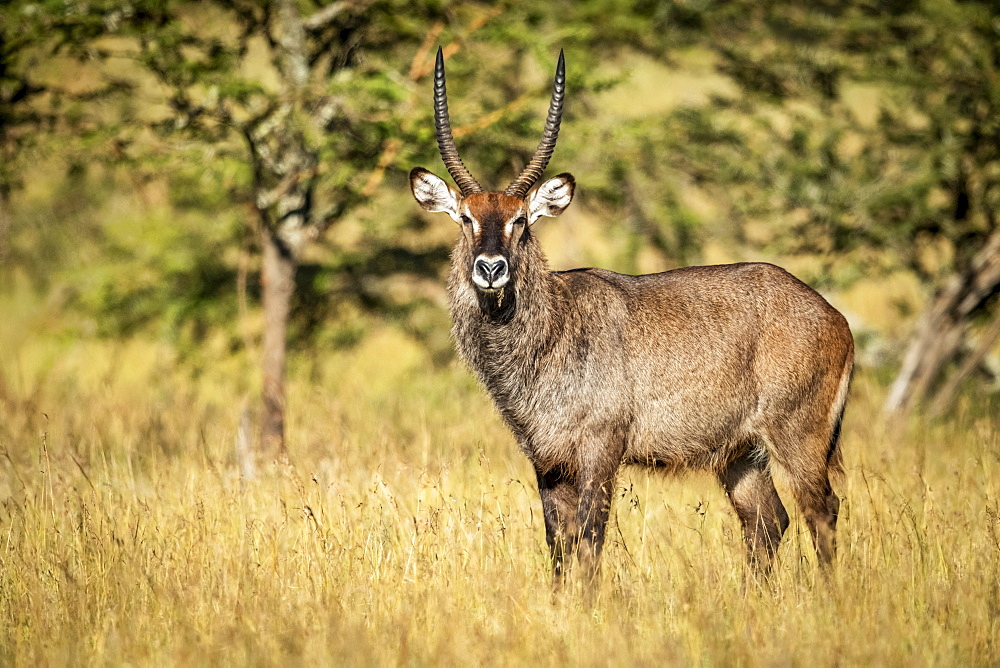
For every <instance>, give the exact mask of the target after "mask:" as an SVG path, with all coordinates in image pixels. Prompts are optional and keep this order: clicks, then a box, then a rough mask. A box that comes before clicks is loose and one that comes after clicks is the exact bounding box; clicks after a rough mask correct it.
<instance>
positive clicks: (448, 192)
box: [410, 167, 461, 223]
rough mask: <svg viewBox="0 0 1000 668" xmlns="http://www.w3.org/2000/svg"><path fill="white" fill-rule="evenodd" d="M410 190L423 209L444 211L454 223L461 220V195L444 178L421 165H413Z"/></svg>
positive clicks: (433, 211)
mask: <svg viewBox="0 0 1000 668" xmlns="http://www.w3.org/2000/svg"><path fill="white" fill-rule="evenodd" d="M410 190H412V191H413V196H414V197H415V198H416V200H417V203H418V204H420V206H421V207H423V209H424V210H425V211H430V212H432V213H435V212H437V211H444V212H445V213H447V214H448V215H449V216H451V217H452V220H454V221H455V222H456V223H457V222H460V221H461V215H460V214H459V213H458V203H459V200H460V199H461V196H460V195H459V194H458V193H457V192H456V191H455V190H454V189H453V188H452V187H451V186H449V185H448V184H447V183H445V182H444V179H442V178H440V177H438V176H435V175H434V174H432V173H430V172H428V171H427V170H426V169H424V168H423V167H414V168H413V169H411V170H410Z"/></svg>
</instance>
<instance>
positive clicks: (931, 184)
mask: <svg viewBox="0 0 1000 668" xmlns="http://www.w3.org/2000/svg"><path fill="white" fill-rule="evenodd" d="M702 18H703V21H704V25H705V27H706V30H705V37H706V41H705V42H704V44H705V45H706V46H709V47H710V48H712V49H713V50H714V52H715V53H716V54H717V57H718V68H719V70H720V71H721V72H723V73H724V74H726V75H727V76H728V77H730V78H731V79H732V80H733V81H735V82H736V83H737V84H738V85H739V93H738V94H737V95H731V96H718V97H716V98H715V99H714V100H713V102H712V104H711V105H709V106H708V107H705V108H700V109H685V110H682V111H681V112H679V113H678V114H675V115H673V116H672V117H671V119H670V120H669V121H667V122H668V123H675V124H677V125H678V126H679V127H682V128H684V131H683V132H684V133H686V134H688V135H693V137H692V139H694V144H695V145H696V146H697V147H698V148H697V149H692V148H687V149H685V148H684V147H683V146H682V147H677V148H678V149H679V151H680V154H681V155H683V156H684V157H683V160H685V161H687V163H688V164H687V167H686V169H687V170H689V173H693V174H695V175H696V178H699V179H702V178H703V179H705V180H706V181H709V182H714V183H715V184H716V185H720V186H723V187H724V188H723V189H720V190H718V191H717V192H719V193H720V194H723V196H725V197H727V198H728V199H729V200H730V203H731V207H732V211H733V215H734V217H735V218H737V219H741V220H745V221H750V220H753V221H757V223H758V224H757V226H756V231H755V232H754V233H753V234H754V236H755V238H756V240H757V241H758V242H759V243H763V244H766V245H768V246H770V248H771V250H772V251H778V252H783V253H799V252H802V253H813V254H816V255H818V256H821V257H824V258H825V259H826V268H827V271H826V274H827V276H828V277H832V278H833V279H834V280H836V279H838V278H840V279H844V280H850V279H851V278H854V277H857V276H858V275H859V274H861V273H866V274H870V273H872V272H878V271H893V270H898V269H900V268H905V269H908V270H910V271H912V272H914V273H915V274H916V275H917V276H918V277H919V278H920V279H921V281H923V282H924V284H925V285H927V287H928V289H929V291H930V292H931V293H933V296H932V297H931V299H930V302H929V304H928V306H927V307H926V310H925V312H924V313H923V315H922V316H921V317H920V318H919V320H918V323H917V325H916V328H915V330H914V333H913V335H912V337H911V339H910V342H909V345H908V347H907V350H906V352H905V354H904V355H903V359H902V366H901V368H900V371H899V374H898V376H897V377H896V380H895V381H894V382H893V384H892V387H891V389H890V393H889V396H888V400H887V404H886V409H887V411H890V412H899V411H902V412H905V411H908V410H910V409H912V408H913V407H915V406H917V405H919V404H921V403H924V402H926V401H928V400H930V399H931V398H933V397H934V396H935V394H936V397H937V398H936V399H935V400H934V408H935V409H936V410H941V409H943V408H944V407H945V406H947V404H948V403H949V402H950V401H951V399H952V398H953V397H954V394H955V391H956V389H957V387H958V384H959V383H960V382H961V380H962V377H963V375H968V374H969V373H970V372H971V369H972V368H974V366H975V365H976V364H978V363H979V362H980V361H981V360H982V358H983V356H984V355H985V353H986V351H987V350H989V348H990V347H991V346H993V345H995V343H996V340H997V337H998V335H1000V328H998V327H997V326H993V327H991V328H987V329H986V330H985V331H984V332H983V335H982V336H981V337H980V339H979V341H978V342H976V343H973V342H972V340H971V338H972V334H973V332H975V331H976V328H975V326H974V325H975V323H976V322H977V321H979V320H984V319H985V320H987V321H988V320H990V319H992V320H994V321H995V320H996V319H997V318H998V317H1000V308H997V299H996V295H997V293H998V291H1000V225H998V220H997V213H996V212H997V210H998V208H1000V11H998V8H997V7H996V5H995V4H993V3H985V2H955V1H954V0H926V1H917V0H912V1H911V0H903V1H900V2H892V3H883V2H875V1H872V0H853V1H851V2H821V3H812V4H809V5H803V4H801V3H794V2H767V3H754V2H730V3H723V4H720V5H716V6H707V8H706V10H705V12H704V14H703V16H702ZM767 219H771V220H772V221H774V222H773V223H772V224H770V226H766V229H765V230H764V231H763V232H761V226H760V224H759V221H762V220H767ZM962 359H964V360H966V363H965V364H961V363H960V364H959V366H960V368H959V370H958V373H957V375H952V377H951V380H950V381H945V380H944V377H945V376H946V374H947V372H948V370H949V368H950V365H952V364H953V363H954V362H955V361H956V360H958V361H959V362H961V360H962ZM968 362H973V364H972V365H971V367H970V364H969V363H968Z"/></svg>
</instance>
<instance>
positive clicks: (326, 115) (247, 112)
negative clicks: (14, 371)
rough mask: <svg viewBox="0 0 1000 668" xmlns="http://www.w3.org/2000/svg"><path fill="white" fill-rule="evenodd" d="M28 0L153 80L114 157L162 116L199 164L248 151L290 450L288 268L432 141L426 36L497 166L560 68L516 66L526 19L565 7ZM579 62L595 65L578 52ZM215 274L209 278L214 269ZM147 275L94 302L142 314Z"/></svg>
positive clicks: (90, 49)
mask: <svg viewBox="0 0 1000 668" xmlns="http://www.w3.org/2000/svg"><path fill="white" fill-rule="evenodd" d="M33 7H34V9H33V11H39V12H43V13H44V14H45V16H46V17H47V18H48V19H50V25H52V22H55V23H56V24H57V26H56V27H57V28H58V31H60V32H61V33H63V34H65V35H67V36H70V37H71V39H72V41H73V43H74V44H75V45H77V48H79V49H81V50H82V51H84V52H86V53H88V54H89V55H90V57H91V58H92V59H93V60H94V61H95V62H100V63H102V68H103V71H104V72H115V73H117V75H118V76H121V77H123V78H125V79H127V80H129V81H131V82H132V85H133V86H134V87H135V88H136V90H137V91H138V94H139V95H140V96H141V97H142V98H143V101H142V103H141V104H136V103H134V102H133V101H131V100H126V101H125V102H124V103H122V104H120V105H119V107H118V108H117V109H116V111H115V113H116V114H117V115H116V117H115V120H114V122H113V124H112V125H111V127H109V129H108V132H107V134H109V135H113V142H112V143H113V145H114V146H115V147H116V150H117V151H118V157H119V159H120V160H121V161H123V162H128V163H129V164H133V165H144V166H145V168H146V169H147V170H151V171H155V169H156V168H157V166H161V165H163V163H164V160H165V158H164V156H163V153H164V147H163V145H156V144H155V142H152V141H151V140H150V139H149V137H148V136H147V135H148V134H149V132H148V131H149V130H150V129H152V130H153V131H154V134H155V136H159V137H175V138H181V137H182V138H183V139H184V141H183V142H175V143H174V144H173V145H171V147H170V150H171V151H172V152H173V154H174V155H175V156H177V155H180V156H183V158H184V159H185V160H188V161H197V166H198V167H199V168H200V169H202V170H204V172H205V173H211V172H213V170H223V169H226V170H229V171H230V172H231V171H232V166H233V164H234V163H235V164H245V165H248V166H249V168H250V169H249V170H247V172H248V174H249V175H250V178H249V179H248V181H249V182H248V183H246V184H245V186H243V190H244V191H243V192H240V191H239V189H240V187H239V185H238V184H237V186H236V187H235V189H231V190H230V191H229V192H227V193H226V196H227V197H229V198H231V200H232V205H233V206H236V207H239V206H240V205H241V202H243V203H245V205H246V206H248V208H250V209H251V210H252V211H253V212H254V216H255V218H256V226H255V227H256V232H257V237H258V241H259V244H260V248H261V251H262V269H261V282H262V288H263V290H262V301H263V310H264V316H265V324H264V330H263V344H262V347H263V359H262V374H263V416H262V426H261V433H262V440H263V443H264V449H265V451H269V452H271V453H273V454H276V455H277V456H279V457H285V456H286V447H285V439H284V433H285V429H284V415H285V411H284V407H285V395H284V374H285V360H286V347H287V339H288V326H289V316H290V312H291V309H292V308H293V305H294V301H293V297H294V296H295V294H296V289H297V285H301V284H297V282H296V277H297V276H298V275H299V272H300V269H301V268H302V266H303V260H304V256H305V254H306V252H307V249H308V248H309V247H310V246H311V245H313V244H314V243H315V242H317V241H318V240H321V239H323V238H324V237H325V235H326V232H327V231H328V230H329V228H330V227H331V226H333V225H334V224H335V223H336V222H337V221H339V220H342V219H344V218H345V217H346V216H349V215H351V214H352V213H354V212H357V211H358V210H359V209H361V208H363V206H364V205H365V204H366V203H367V202H368V201H370V199H371V198H372V197H373V196H374V195H375V194H376V192H377V189H378V187H379V185H380V183H381V182H382V180H383V178H384V176H385V174H386V173H398V174H399V175H400V176H401V175H402V174H403V173H405V169H406V168H408V167H409V166H410V164H409V161H410V159H412V158H413V157H414V154H419V155H421V156H423V158H426V159H431V160H435V159H436V153H434V146H435V145H434V141H433V124H432V122H431V121H430V118H429V117H430V114H431V105H430V94H429V91H428V90H427V89H426V87H425V86H418V85H417V84H418V83H421V84H422V83H423V82H424V81H425V80H426V79H427V76H428V74H429V73H430V72H431V69H432V66H433V59H432V56H433V51H434V47H435V46H436V45H437V44H438V42H441V43H443V44H444V45H445V53H446V55H448V56H451V55H453V54H455V53H456V52H458V51H459V50H462V51H463V58H462V59H461V60H462V63H461V64H460V65H458V66H456V67H453V68H451V71H450V74H451V75H452V80H453V81H454V80H458V81H464V82H465V83H468V84H471V85H469V86H468V87H467V92H466V94H465V95H463V99H464V100H465V101H464V102H463V103H461V104H459V105H457V108H458V110H459V113H458V114H456V117H457V118H461V119H462V120H459V121H458V123H459V124H460V126H459V127H457V129H456V136H458V137H462V136H463V135H465V134H468V133H470V132H473V131H476V132H479V133H481V134H480V135H479V137H480V138H481V141H479V142H478V143H477V145H475V146H472V147H469V150H468V151H467V155H468V156H470V157H471V159H472V162H473V163H478V165H480V166H485V170H484V171H488V172H490V173H492V174H496V175H497V177H498V178H501V179H502V178H504V176H506V174H505V173H506V172H508V171H510V172H513V171H516V170H519V169H520V164H518V163H519V161H520V160H523V156H525V155H530V153H531V151H532V150H533V143H534V142H537V133H538V129H539V124H540V120H539V116H538V115H537V114H535V113H534V112H533V110H532V109H530V108H528V106H529V105H528V104H527V103H528V102H530V101H531V100H532V99H533V98H534V97H536V96H537V97H538V99H539V100H541V101H544V99H545V97H546V94H547V91H546V89H547V88H548V86H549V85H550V83H549V77H550V76H551V75H550V74H549V73H548V72H546V74H545V75H544V78H541V77H540V78H538V85H530V86H528V87H527V88H526V87H525V86H524V84H523V83H522V81H521V80H522V77H523V74H524V70H525V69H526V68H528V67H529V66H530V62H531V59H530V58H528V57H526V56H530V55H531V54H534V55H537V56H538V57H539V60H544V62H545V63H546V65H547V67H546V70H547V69H549V66H550V61H551V60H552V53H553V52H554V51H555V50H554V49H553V48H549V46H546V44H545V43H544V41H542V40H539V38H538V35H537V34H533V33H532V32H530V30H529V29H535V30H539V31H544V32H545V33H546V34H548V35H549V38H548V39H550V40H551V39H552V36H551V35H552V33H553V32H554V31H556V30H557V29H558V28H559V26H561V25H562V24H560V23H559V20H558V19H559V16H558V14H559V12H558V11H557V10H556V9H555V8H550V9H544V10H543V9H541V8H535V7H521V6H520V5H518V3H511V4H510V5H496V4H494V3H455V4H447V3H444V4H442V3H439V2H436V1H433V0H428V1H427V2H421V3H412V2H403V1H402V0H371V1H359V2H352V1H348V0H338V1H336V2H331V3H322V2H309V1H307V0H265V1H264V2H259V1H256V0H255V1H251V0H214V1H212V2H186V1H181V0H167V1H160V0H137V1H134V2H130V3H124V4H123V3H118V2H110V1H108V0H92V1H89V2H75V3H65V2H62V1H60V0H53V2H50V3H40V4H36V5H33ZM500 17H502V18H503V21H499V20H497V19H498V18H500ZM473 35H474V36H475V39H472V37H473ZM498 53H499V54H501V55H500V56H499V57H498ZM485 63H489V65H490V66H489V67H488V68H487V67H484V64H485ZM477 68H481V69H482V70H483V71H482V73H481V74H480V75H477ZM577 72H586V69H585V64H584V63H580V65H579V69H578V70H577ZM571 81H572V82H573V83H575V84H578V86H577V88H578V92H580V89H586V88H587V83H586V75H585V74H584V75H580V74H577V75H576V76H575V77H574V78H572V79H571ZM483 110H489V112H490V113H484V111H483ZM106 111H107V110H106ZM470 111H471V113H470ZM487 129H488V130H489V131H488V132H483V131H484V130H487ZM525 137H531V140H529V141H522V139H523V138H525ZM175 160H176V157H175ZM404 161H406V162H405V164H403V167H402V168H401V167H399V164H400V163H401V162H404ZM203 180H207V181H209V182H214V181H217V180H218V179H213V178H209V179H203ZM227 180H228V182H229V183H230V185H232V181H233V179H232V178H229V179H227ZM400 180H401V181H402V178H400ZM400 185H401V184H400ZM213 210H214V209H213ZM414 215H415V214H414ZM223 236H224V235H223ZM383 250H385V249H383ZM196 255H197V257H201V256H202V255H204V253H201V254H196ZM400 257H401V256H400V255H399V254H398V253H391V252H390V253H383V252H379V250H378V249H376V250H375V251H374V254H373V261H372V262H368V261H367V259H365V258H358V257H353V258H346V259H345V260H344V261H343V262H342V263H341V264H342V266H343V267H344V268H345V272H348V271H349V272H364V271H383V270H385V271H391V270H392V268H393V267H398V265H399V262H400ZM442 258H443V255H442ZM410 260H411V261H412V260H413V257H410ZM404 261H405V259H404ZM161 264H162V263H161ZM188 265H189V263H186V262H167V263H166V265H165V266H167V267H168V268H169V271H166V273H165V274H164V276H163V278H164V279H165V280H167V281H168V282H171V281H172V280H173V279H171V278H169V277H170V276H176V275H177V272H176V269H177V268H183V267H184V266H188ZM379 267H381V269H380V268H379ZM147 273H148V272H147ZM352 275H353V273H352ZM205 276H208V277H209V278H210V280H208V281H207V282H206V281H202V283H203V285H202V286H201V288H200V290H201V291H202V292H204V291H205V290H206V289H207V290H211V289H213V288H212V286H214V285H217V283H218V280H219V278H220V276H222V274H220V273H219V272H217V271H212V272H208V273H206V274H205ZM315 276H316V272H312V271H311V272H310V275H309V277H308V278H310V279H311V278H314V277H315ZM151 279H152V276H149V277H147V280H145V281H144V282H143V283H142V284H141V285H139V286H138V287H139V289H140V291H141V293H139V294H134V295H133V294H126V295H117V296H116V295H110V294H108V293H102V294H100V295H98V296H97V302H99V303H106V304H120V303H124V304H132V305H135V304H143V306H142V308H141V309H138V310H137V309H136V308H131V309H128V310H129V311H131V314H130V315H132V316H135V317H138V318H140V319H141V318H144V317H146V314H148V313H152V309H153V308H155V303H157V300H160V301H162V300H163V299H173V297H172V296H171V295H174V291H172V290H162V289H159V290H158V289H156V286H155V285H154V284H153V283H151V282H150V280H151ZM348 280H349V281H350V280H351V277H350V276H348ZM196 282H197V281H196ZM356 283H357V284H358V285H359V286H360V285H361V284H362V283H363V281H356ZM362 289H363V287H362ZM136 299H138V300H139V301H136ZM91 302H93V300H91ZM175 310H176V309H175ZM135 317H132V318H128V317H126V321H125V322H127V323H135V322H137V320H136V318H135ZM129 326H132V325H129Z"/></svg>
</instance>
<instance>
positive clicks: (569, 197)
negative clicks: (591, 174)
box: [526, 174, 576, 225]
mask: <svg viewBox="0 0 1000 668" xmlns="http://www.w3.org/2000/svg"><path fill="white" fill-rule="evenodd" d="M575 188H576V179H574V178H573V175H572V174H560V175H559V176H556V177H553V178H551V179H549V180H548V181H546V182H545V183H543V184H542V185H540V186H538V187H537V188H535V189H534V190H532V191H531V192H530V193H528V196H527V198H526V200H527V202H528V224H529V225H532V224H533V223H534V222H535V221H536V220H538V219H539V218H540V217H542V216H558V215H559V214H560V213H562V212H563V211H565V210H566V207H568V206H569V203H570V202H572V201H573V190H574V189H575Z"/></svg>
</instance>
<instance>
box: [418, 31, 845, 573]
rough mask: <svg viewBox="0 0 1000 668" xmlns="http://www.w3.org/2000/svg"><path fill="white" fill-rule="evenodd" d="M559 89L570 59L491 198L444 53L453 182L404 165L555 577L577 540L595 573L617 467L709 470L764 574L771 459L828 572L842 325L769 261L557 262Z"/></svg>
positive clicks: (777, 518) (461, 345) (566, 182)
mask: <svg viewBox="0 0 1000 668" xmlns="http://www.w3.org/2000/svg"><path fill="white" fill-rule="evenodd" d="M565 83H566V79H565V65H564V61H563V55H562V53H560V54H559V64H558V66H557V69H556V77H555V86H554V89H553V92H552V101H551V103H550V105H549V114H548V118H547V120H546V124H545V131H544V134H543V137H542V141H541V143H540V144H539V146H538V149H537V151H536V152H535V155H534V157H532V159H531V161H530V162H529V163H528V165H527V166H526V167H525V168H524V170H523V171H522V172H521V174H520V175H519V176H518V177H517V178H516V179H514V182H513V183H511V184H510V185H509V186H507V188H506V190H504V191H503V192H484V191H483V188H482V187H481V186H480V185H479V183H478V182H477V181H476V180H475V179H474V178H473V177H472V175H471V174H470V173H469V170H468V169H467V168H466V167H465V165H464V164H463V163H462V160H461V158H460V157H459V155H458V150H457V148H456V146H455V141H454V139H453V137H452V133H451V125H450V121H449V119H448V102H447V95H446V91H445V75H444V59H443V58H442V55H441V51H440V50H438V56H437V66H436V69H435V73H434V112H435V121H436V126H437V141H438V147H439V149H440V152H441V157H442V158H443V160H444V164H445V166H446V167H447V168H448V173H449V174H451V176H452V178H453V179H454V180H455V183H456V184H458V188H459V192H456V191H455V190H454V189H452V188H451V187H449V186H448V185H447V184H446V183H445V182H444V181H443V180H442V179H440V178H438V177H437V176H435V175H433V174H431V173H430V172H428V171H427V170H425V169H422V168H420V167H416V168H414V169H413V170H412V171H411V172H410V186H411V188H412V190H413V195H414V197H416V199H417V202H419V203H420V206H422V207H423V208H424V209H425V210H427V211H443V212H445V213H447V214H448V215H449V216H451V217H452V218H453V219H454V220H455V222H457V223H458V224H459V225H460V226H461V230H462V232H461V236H460V237H459V239H458V243H457V245H456V246H455V250H454V252H453V253H452V267H451V276H450V278H449V280H448V293H449V297H450V302H451V315H452V318H453V320H454V328H453V335H454V338H455V342H456V344H457V346H458V350H459V353H460V354H461V356H462V357H463V358H464V359H465V361H466V362H467V363H468V364H469V366H470V367H471V368H472V370H473V371H474V372H475V374H476V375H477V376H478V377H479V379H480V380H481V381H482V382H483V384H484V385H485V386H486V388H487V390H488V391H489V393H490V395H491V396H492V397H493V401H494V402H495V403H496V406H497V408H498V409H499V411H500V414H501V415H502V416H503V419H504V421H505V422H506V423H507V425H508V426H509V427H510V429H511V430H512V431H513V433H514V436H515V437H516V438H517V442H518V444H519V445H520V447H521V449H522V450H523V451H524V453H525V454H526V455H527V456H528V458H529V459H530V460H531V463H532V464H533V465H534V467H535V471H536V473H537V476H538V491H539V494H540V495H541V498H542V506H543V509H544V515H545V534H546V540H547V542H548V544H549V548H550V550H551V553H552V559H553V565H554V570H555V574H556V577H557V578H558V577H559V576H560V575H561V574H562V572H563V569H564V565H565V564H566V561H567V560H568V559H569V558H570V556H571V555H572V554H573V553H574V551H576V552H577V554H578V557H579V559H580V561H581V562H583V563H585V564H587V566H588V567H589V569H591V570H593V569H594V568H595V567H596V564H597V561H598V559H599V557H600V553H601V547H602V545H603V542H604V532H605V525H606V524H607V520H608V512H609V509H610V504H611V495H612V492H613V488H614V484H615V476H616V474H617V471H618V469H619V468H620V466H621V465H622V464H623V463H628V464H639V465H644V466H650V467H659V468H664V469H667V470H673V471H676V470H683V469H702V470H709V471H712V472H714V473H715V474H716V475H717V476H718V477H719V480H720V482H721V483H722V485H723V487H724V488H725V490H726V493H727V494H728V495H729V500H730V501H731V502H732V504H733V508H734V509H735V510H736V514H737V515H738V516H739V518H740V522H741V523H742V526H743V535H744V539H745V542H746V547H747V557H748V560H749V562H750V564H751V565H753V566H755V567H756V568H758V569H760V570H762V571H765V572H766V571H767V570H768V569H769V567H770V563H771V560H772V558H773V556H774V553H775V550H776V549H777V547H778V543H779V542H780V540H781V536H782V534H783V533H784V531H785V529H786V528H787V526H788V515H787V514H786V512H785V508H784V507H783V506H782V503H781V500H780V499H779V498H778V494H777V492H776V491H775V488H774V483H773V482H772V479H771V470H772V468H778V469H780V470H781V471H782V472H783V473H784V474H785V477H786V478H787V480H788V482H789V485H790V487H791V490H792V492H793V494H794V496H795V500H796V502H797V503H798V505H799V507H800V508H801V510H802V514H803V516H804V518H805V521H806V523H807V524H808V526H809V530H810V532H811V534H812V539H813V542H814V545H815V547H816V552H817V554H818V558H819V562H820V564H821V565H823V566H824V567H827V566H829V565H830V563H831V561H832V559H833V558H834V553H835V547H836V544H835V528H836V523H837V511H838V508H839V506H840V501H839V499H838V498H837V496H836V495H834V493H833V491H832V489H831V487H830V473H831V472H833V471H838V470H840V466H841V459H840V452H839V449H838V440H839V435H840V423H841V419H842V417H843V412H844V404H845V402H846V399H847V389H848V384H849V382H850V378H851V371H852V367H853V364H854V341H853V338H852V337H851V331H850V329H849V328H848V326H847V322H846V321H845V320H844V317H843V316H842V315H841V314H840V313H839V312H837V311H836V310H835V309H834V308H833V307H832V306H830V304H828V303H827V302H826V301H825V300H824V299H823V298H822V297H821V296H820V295H819V294H818V293H816V292H815V291H813V290H812V289H811V288H809V287H808V286H807V285H805V284H804V283H802V282H801V281H799V280H798V279H796V278H795V277H793V276H792V275H791V274H789V273H787V272H786V271H784V270H783V269H780V268H778V267H776V266H774V265H770V264H762V263H740V264H731V265H720V266H711V267H687V268H684V269H675V270H673V271H667V272H663V273H660V274H650V275H645V276H627V275H622V274H616V273H614V272H611V271H606V270H604V269H574V270H571V271H557V272H551V271H549V270H548V267H547V266H546V261H545V256H544V255H543V254H542V250H541V248H540V247H539V244H538V241H537V239H536V238H535V235H534V234H532V225H533V224H534V223H535V222H536V221H537V220H538V219H539V218H540V217H542V216H558V215H559V214H560V213H562V212H563V210H564V209H566V207H567V206H569V203H570V201H571V200H572V198H573V189H574V184H575V182H574V180H573V177H572V176H571V175H569V174H560V175H559V176H556V177H555V178H552V179H549V180H548V181H545V182H544V183H542V184H541V185H540V186H538V187H535V188H532V186H533V185H534V184H535V183H536V181H538V179H539V177H540V176H541V174H542V171H543V170H544V169H545V167H546V165H547V164H548V162H549V158H550V157H551V155H552V151H553V149H554V148H555V144H556V137H557V135H558V133H559V123H560V119H561V116H562V110H563V96H564V92H565Z"/></svg>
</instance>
